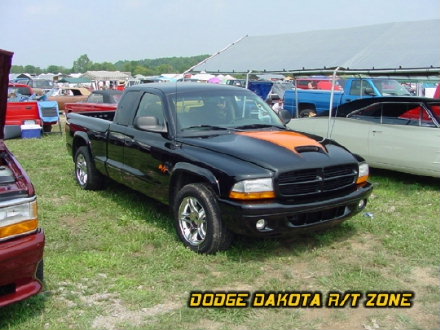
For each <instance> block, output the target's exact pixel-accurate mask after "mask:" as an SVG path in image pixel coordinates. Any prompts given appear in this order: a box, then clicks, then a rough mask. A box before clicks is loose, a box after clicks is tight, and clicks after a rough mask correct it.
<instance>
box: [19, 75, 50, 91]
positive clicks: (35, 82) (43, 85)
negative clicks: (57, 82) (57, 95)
mask: <svg viewBox="0 0 440 330" xmlns="http://www.w3.org/2000/svg"><path fill="white" fill-rule="evenodd" d="M12 82H13V83H19V84H25V85H28V86H30V87H32V88H38V89H41V90H43V91H44V92H48V91H49V90H51V89H52V88H53V87H54V83H53V80H50V79H42V78H17V79H14V80H13V81H12Z"/></svg>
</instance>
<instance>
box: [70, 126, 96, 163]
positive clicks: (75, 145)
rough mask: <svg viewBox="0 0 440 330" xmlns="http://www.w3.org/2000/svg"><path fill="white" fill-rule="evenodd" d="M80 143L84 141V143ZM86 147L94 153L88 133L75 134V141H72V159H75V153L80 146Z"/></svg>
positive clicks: (79, 132)
mask: <svg viewBox="0 0 440 330" xmlns="http://www.w3.org/2000/svg"><path fill="white" fill-rule="evenodd" d="M79 141H83V142H84V143H82V142H79ZM84 145H85V146H87V147H88V148H89V149H90V151H92V148H91V143H90V139H89V136H88V135H87V133H86V132H83V131H76V132H75V133H74V134H73V140H72V157H75V152H76V150H77V149H78V148H79V146H84Z"/></svg>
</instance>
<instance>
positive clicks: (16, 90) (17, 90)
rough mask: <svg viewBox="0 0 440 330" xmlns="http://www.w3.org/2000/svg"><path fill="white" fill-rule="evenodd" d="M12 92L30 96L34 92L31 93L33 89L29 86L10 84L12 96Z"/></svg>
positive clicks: (9, 92) (9, 93) (9, 89)
mask: <svg viewBox="0 0 440 330" xmlns="http://www.w3.org/2000/svg"><path fill="white" fill-rule="evenodd" d="M11 94H15V96H17V95H26V96H30V95H31V94H32V93H31V89H30V88H29V87H27V86H9V87H8V96H9V97H10V96H11Z"/></svg>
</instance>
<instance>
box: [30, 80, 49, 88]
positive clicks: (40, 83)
mask: <svg viewBox="0 0 440 330" xmlns="http://www.w3.org/2000/svg"><path fill="white" fill-rule="evenodd" d="M32 86H33V87H34V88H42V89H51V88H53V82H52V81H50V80H38V79H35V80H33V81H32Z"/></svg>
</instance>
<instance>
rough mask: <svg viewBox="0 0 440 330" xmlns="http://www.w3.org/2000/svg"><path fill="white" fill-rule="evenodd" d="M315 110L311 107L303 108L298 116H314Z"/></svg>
mask: <svg viewBox="0 0 440 330" xmlns="http://www.w3.org/2000/svg"><path fill="white" fill-rule="evenodd" d="M315 116H316V111H315V110H313V109H303V110H301V111H300V112H299V117H300V118H306V117H315Z"/></svg>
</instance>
